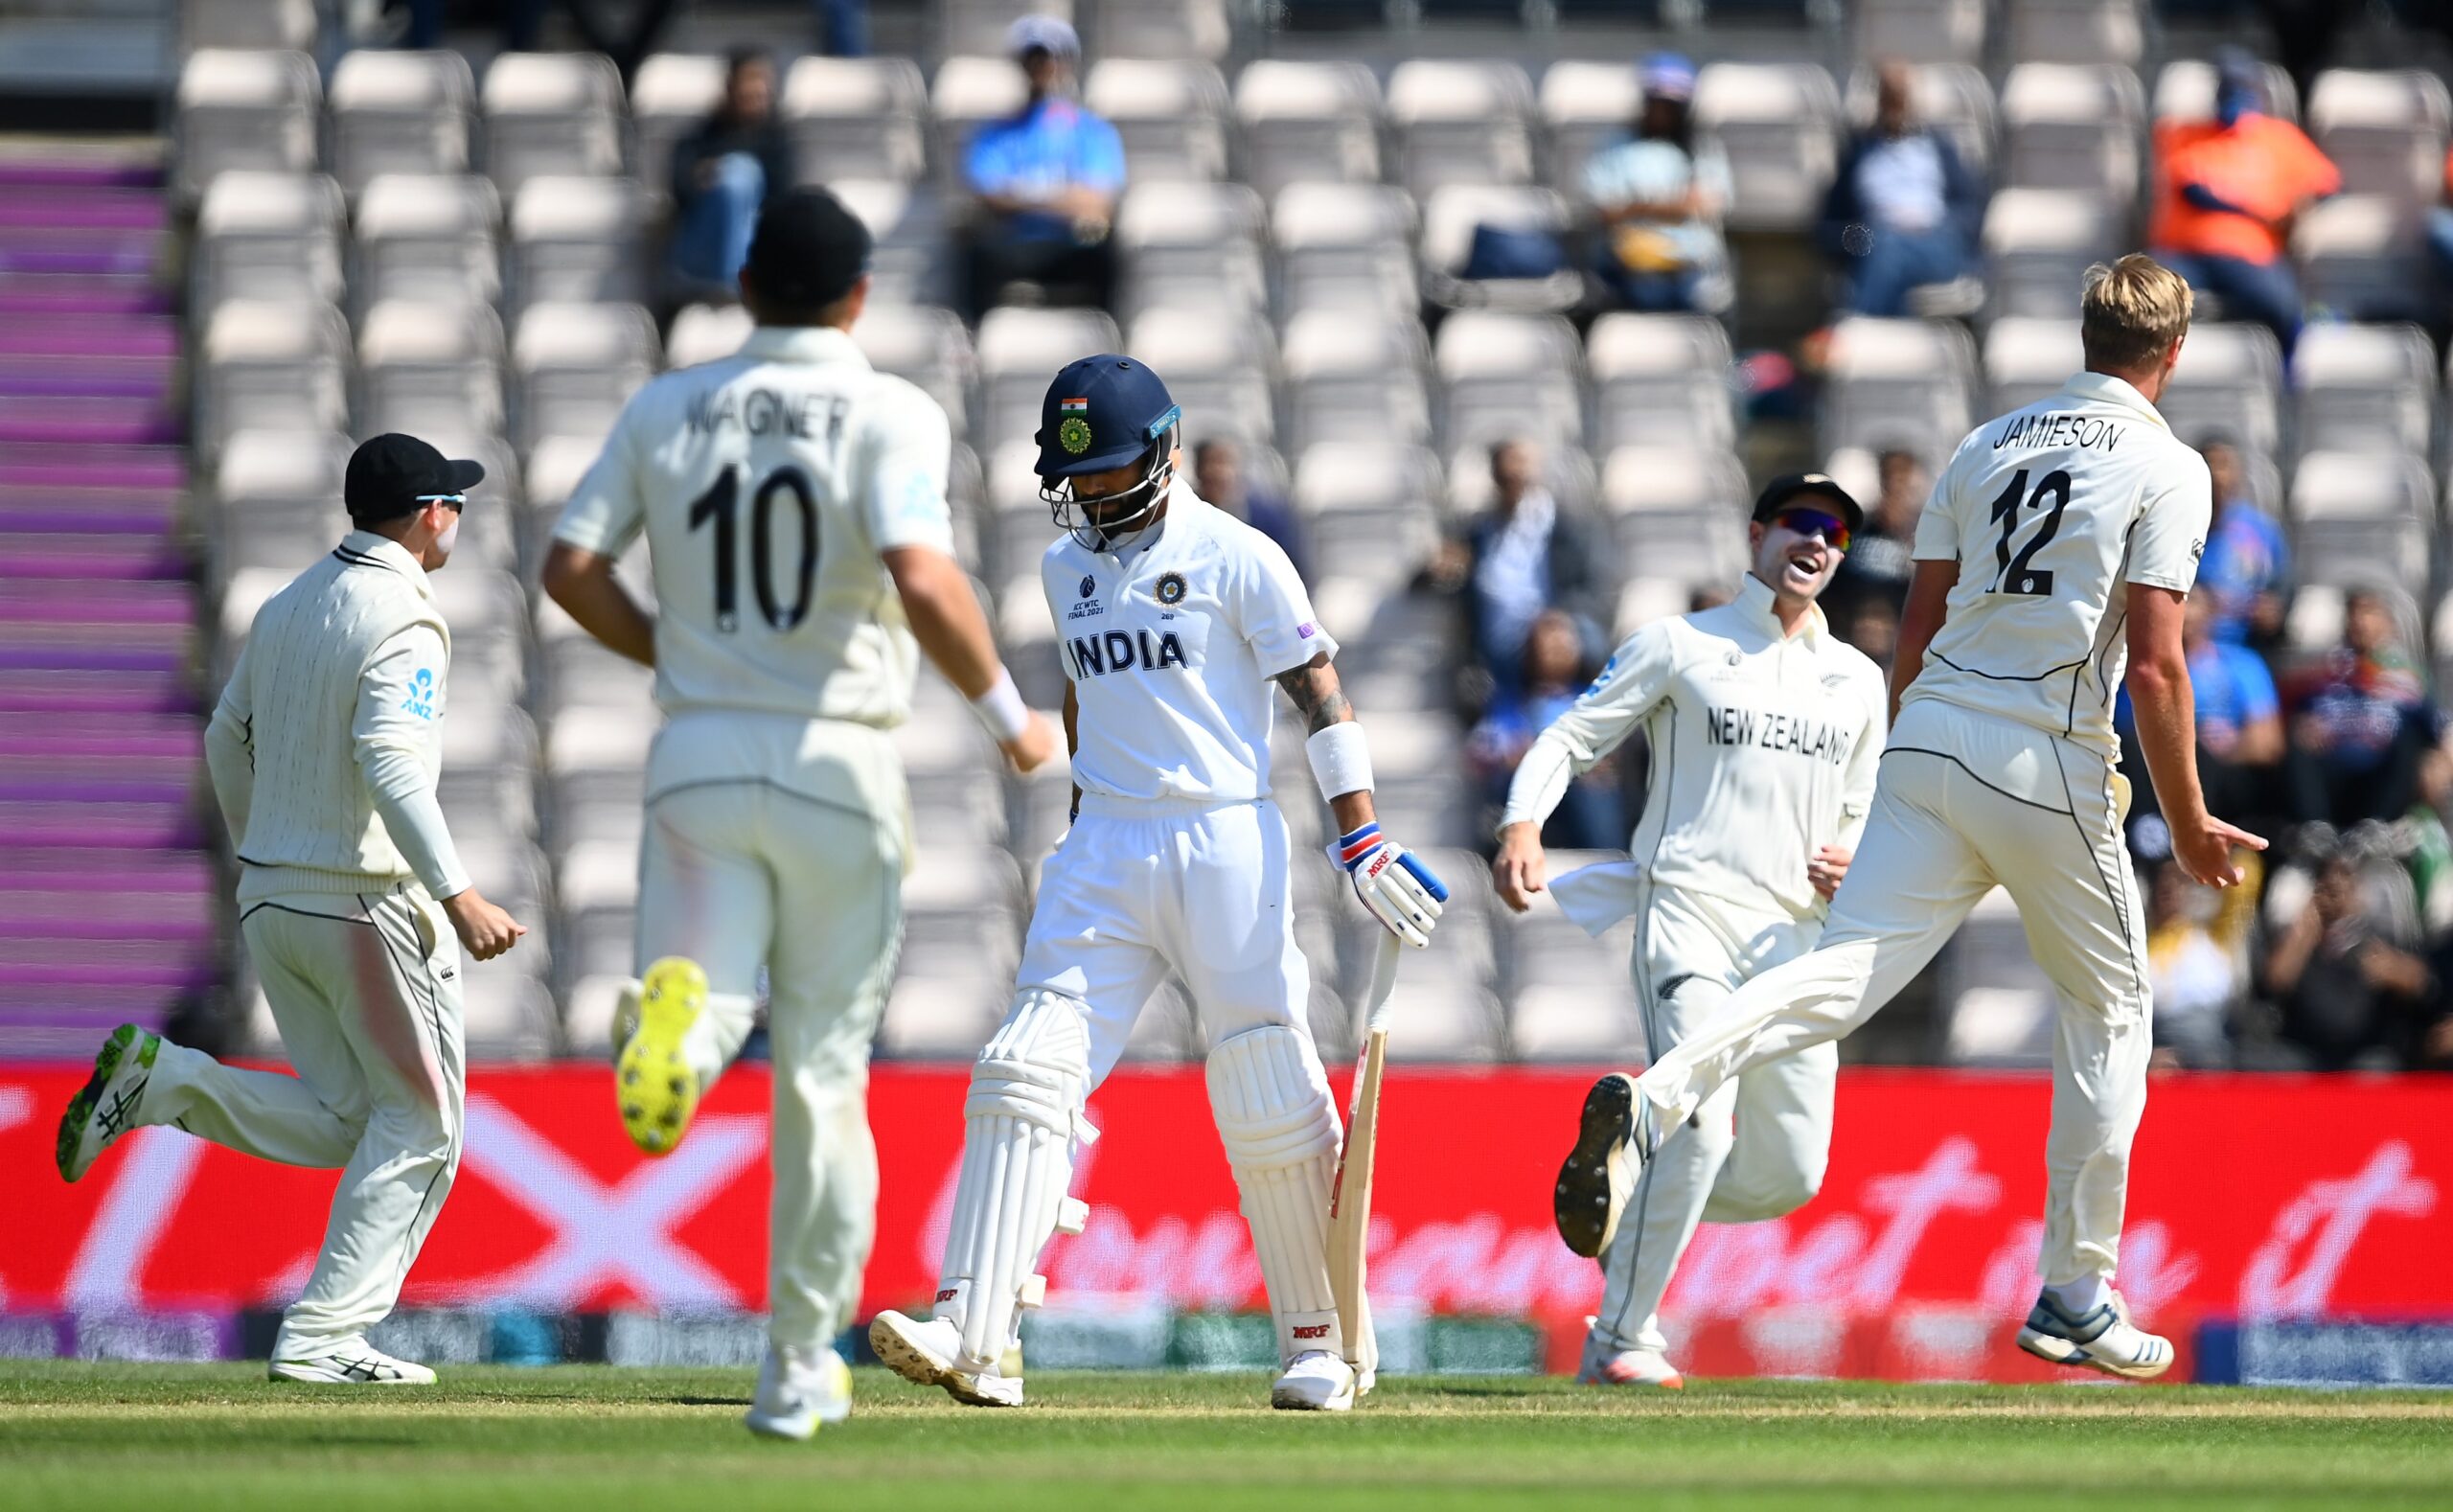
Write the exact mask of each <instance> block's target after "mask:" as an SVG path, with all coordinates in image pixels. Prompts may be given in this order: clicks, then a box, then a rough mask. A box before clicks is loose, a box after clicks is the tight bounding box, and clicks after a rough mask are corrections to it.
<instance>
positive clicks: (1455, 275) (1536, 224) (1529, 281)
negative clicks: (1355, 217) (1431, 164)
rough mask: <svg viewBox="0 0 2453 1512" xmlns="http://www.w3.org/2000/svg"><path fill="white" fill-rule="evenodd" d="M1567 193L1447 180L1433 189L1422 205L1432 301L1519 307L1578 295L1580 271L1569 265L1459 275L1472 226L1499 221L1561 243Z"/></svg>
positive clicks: (1542, 307) (1561, 302)
mask: <svg viewBox="0 0 2453 1512" xmlns="http://www.w3.org/2000/svg"><path fill="white" fill-rule="evenodd" d="M1482 226H1494V227H1503V228H1505V229H1507V230H1511V231H1521V232H1531V233H1536V234H1539V235H1542V236H1547V237H1548V238H1550V239H1551V240H1552V241H1556V242H1558V243H1560V245H1561V249H1562V252H1563V253H1564V250H1565V243H1566V239H1567V237H1568V233H1569V229H1570V218H1569V215H1568V207H1567V201H1566V200H1565V199H1564V198H1563V197H1561V196H1560V195H1558V194H1557V193H1556V192H1554V191H1552V190H1547V189H1535V188H1531V187H1529V186H1528V187H1520V186H1514V185H1504V184H1450V185H1448V186H1446V187H1445V188H1442V189H1438V190H1434V191H1433V193H1432V195H1431V198H1430V200H1429V202H1428V203H1426V204H1425V205H1424V207H1423V218H1422V271H1423V291H1424V293H1425V294H1426V295H1427V296H1428V297H1429V299H1430V300H1431V301H1432V302H1433V304H1438V305H1445V306H1448V307H1451V308H1454V309H1462V308H1472V307H1487V308H1489V309H1503V310H1511V311H1516V312H1519V313H1547V312H1551V311H1556V310H1564V309H1570V308H1571V307H1573V306H1574V305H1575V303H1576V302H1577V301H1578V300H1579V299H1581V298H1582V297H1583V296H1584V278H1583V275H1582V274H1580V273H1578V272H1577V271H1576V270H1575V269H1574V267H1572V266H1562V267H1561V268H1560V270H1559V271H1557V272H1555V273H1552V274H1550V275H1548V276H1547V277H1543V278H1473V279H1469V278H1466V277H1465V276H1464V274H1465V269H1466V267H1467V265H1468V260H1469V258H1470V256H1471V254H1472V251H1473V245H1474V234H1475V232H1476V231H1477V230H1478V229H1479V228H1480V227H1482Z"/></svg>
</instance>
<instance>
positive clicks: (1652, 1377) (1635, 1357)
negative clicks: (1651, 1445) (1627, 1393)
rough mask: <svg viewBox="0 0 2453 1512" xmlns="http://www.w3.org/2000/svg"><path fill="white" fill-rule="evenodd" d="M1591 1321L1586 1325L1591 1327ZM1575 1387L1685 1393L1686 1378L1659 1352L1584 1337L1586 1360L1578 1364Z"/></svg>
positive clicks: (1591, 1336) (1590, 1336)
mask: <svg viewBox="0 0 2453 1512" xmlns="http://www.w3.org/2000/svg"><path fill="white" fill-rule="evenodd" d="M1591 1323H1592V1320H1590V1319H1588V1320H1587V1323H1586V1326H1587V1327H1590V1326H1591ZM1575 1384H1576V1385H1578V1386H1652V1387H1655V1388H1657V1389H1659V1390H1663V1391H1683V1390H1685V1388H1686V1378H1685V1376H1683V1375H1680V1374H1679V1373H1678V1367H1677V1366H1676V1365H1673V1364H1671V1363H1669V1357H1668V1356H1667V1355H1664V1354H1662V1352H1661V1351H1660V1350H1658V1349H1629V1348H1626V1347H1625V1346H1623V1345H1621V1344H1620V1343H1619V1342H1618V1341H1617V1340H1615V1339H1610V1338H1607V1337H1605V1336H1603V1335H1601V1334H1599V1333H1589V1334H1587V1335H1585V1336H1584V1358H1583V1359H1582V1360H1581V1361H1579V1362H1577V1364H1576V1372H1575Z"/></svg>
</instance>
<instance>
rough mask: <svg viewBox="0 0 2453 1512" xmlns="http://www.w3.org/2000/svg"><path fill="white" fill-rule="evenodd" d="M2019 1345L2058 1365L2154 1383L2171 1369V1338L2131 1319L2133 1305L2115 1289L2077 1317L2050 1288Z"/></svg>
mask: <svg viewBox="0 0 2453 1512" xmlns="http://www.w3.org/2000/svg"><path fill="white" fill-rule="evenodd" d="M2019 1347H2020V1348H2021V1349H2024V1350H2026V1351H2027V1352H2028V1353H2029V1354H2031V1355H2033V1356H2035V1357H2036V1358H2037V1359H2038V1360H2050V1361H2052V1363H2054V1364H2056V1365H2077V1366H2079V1367H2080V1368H2082V1369H2087V1370H2100V1371H2102V1372H2103V1373H2104V1374H2105V1375H2108V1376H2120V1377H2121V1378H2122V1379H2123V1380H2127V1381H2152V1380H2153V1379H2155V1377H2157V1376H2159V1375H2162V1374H2163V1373H2164V1372H2165V1371H2166V1370H2169V1369H2170V1368H2171V1367H2172V1341H2171V1340H2168V1339H2166V1338H2164V1337H2163V1336H2161V1335H2160V1334H2150V1333H2148V1332H2146V1330H2144V1329H2143V1328H2140V1327H2139V1326H2137V1325H2136V1324H2134V1323H2132V1322H2131V1321H2130V1320H2129V1304H2128V1303H2127V1302H2124V1301H2122V1300H2121V1294H2120V1293H2119V1292H2115V1293H2113V1294H2112V1295H2111V1296H2110V1297H2108V1298H2107V1299H2106V1300H2104V1301H2102V1302H2099V1303H2098V1304H2097V1305H2096V1306H2095V1307H2094V1308H2093V1309H2092V1310H2090V1311H2089V1312H2086V1313H2084V1314H2079V1315H2075V1316H2074V1315H2073V1314H2071V1313H2070V1312H2069V1311H2068V1310H2067V1309H2065V1308H2063V1307H2062V1305H2061V1304H2060V1303H2059V1302H2057V1301H2054V1300H2053V1297H2052V1293H2051V1292H2045V1293H2042V1294H2038V1296H2037V1297H2036V1299H2035V1306H2034V1307H2033V1308H2032V1309H2030V1310H2029V1313H2028V1320H2027V1324H2026V1326H2024V1327H2022V1328H2021V1329H2020V1330H2019Z"/></svg>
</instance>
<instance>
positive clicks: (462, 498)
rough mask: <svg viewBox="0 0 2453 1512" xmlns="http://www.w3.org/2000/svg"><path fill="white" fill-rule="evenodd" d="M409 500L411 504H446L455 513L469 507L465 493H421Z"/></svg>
mask: <svg viewBox="0 0 2453 1512" xmlns="http://www.w3.org/2000/svg"><path fill="white" fill-rule="evenodd" d="M409 502H410V503H412V504H448V505H449V506H451V509H452V512H453V513H454V514H457V513H458V512H460V511H461V510H464V509H467V508H468V507H469V495H468V494H466V493H421V494H419V495H418V496H417V497H415V498H413V499H411V500H410V501H409Z"/></svg>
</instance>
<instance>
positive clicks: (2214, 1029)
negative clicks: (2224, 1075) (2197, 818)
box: [2146, 860, 2257, 1070]
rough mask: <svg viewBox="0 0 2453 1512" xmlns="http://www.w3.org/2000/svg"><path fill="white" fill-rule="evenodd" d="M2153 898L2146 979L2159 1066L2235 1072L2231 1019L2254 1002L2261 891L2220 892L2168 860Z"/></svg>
mask: <svg viewBox="0 0 2453 1512" xmlns="http://www.w3.org/2000/svg"><path fill="white" fill-rule="evenodd" d="M2150 875H2151V877H2152V881H2151V882H2148V883H2147V892H2146V974H2147V976H2148V978H2149V979H2150V980H2151V982H2152V984H2153V986H2154V997H2155V1023H2154V1038H2155V1050H2154V1060H2155V1064H2156V1065H2161V1066H2166V1067H2169V1066H2188V1067H2189V1068H2190V1069H2192V1070H2213V1069H2219V1068H2221V1067H2223V1066H2227V1065H2231V1064H2232V1019H2233V1016H2234V1015H2235V1013H2237V1012H2238V1011H2239V1010H2240V1009H2241V1007H2242V1006H2243V1005H2244V1004H2245V1003H2246V1002H2247V1000H2248V993H2249V973H2248V931H2249V928H2250V925H2251V924H2252V923H2253V922H2254V918H2255V914H2256V910H2257V901H2256V900H2257V889H2256V888H2254V887H2235V888H2230V889H2227V890H2225V891H2223V892H2217V891H2215V890H2214V889H2213V888H2212V887H2202V886H2200V885H2198V884H2197V883H2196V882H2191V881H2189V874H2188V873H2187V872H2184V871H2182V870H2181V869H2180V868H2179V867H2178V866H2175V865H2173V864H2172V863H2171V862H2170V861H2169V860H2165V861H2163V862H2162V863H2161V864H2159V865H2157V866H2156V867H2155V868H2154V869H2153V871H2152V873H2151V874H2150Z"/></svg>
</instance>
